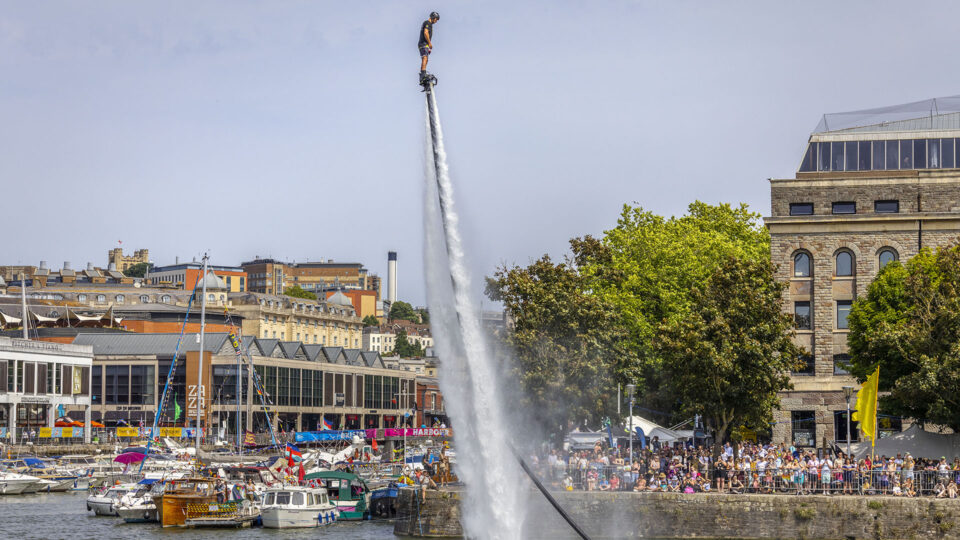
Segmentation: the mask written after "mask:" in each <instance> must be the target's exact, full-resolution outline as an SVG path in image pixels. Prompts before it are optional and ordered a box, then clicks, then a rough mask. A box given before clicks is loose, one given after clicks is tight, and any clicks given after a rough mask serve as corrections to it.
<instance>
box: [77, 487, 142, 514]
mask: <svg viewBox="0 0 960 540" xmlns="http://www.w3.org/2000/svg"><path fill="white" fill-rule="evenodd" d="M138 489H140V486H138V485H137V484H120V485H116V486H113V487H106V488H99V489H98V490H97V491H96V492H94V493H91V494H90V496H88V497H87V510H92V511H93V513H94V515H97V516H116V515H118V514H117V502H119V501H120V499H121V498H122V497H123V496H124V495H126V494H127V493H134V492H136V491H137V490H138Z"/></svg>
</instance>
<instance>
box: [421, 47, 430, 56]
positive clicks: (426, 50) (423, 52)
mask: <svg viewBox="0 0 960 540" xmlns="http://www.w3.org/2000/svg"><path fill="white" fill-rule="evenodd" d="M420 56H430V47H427V46H423V47H420Z"/></svg>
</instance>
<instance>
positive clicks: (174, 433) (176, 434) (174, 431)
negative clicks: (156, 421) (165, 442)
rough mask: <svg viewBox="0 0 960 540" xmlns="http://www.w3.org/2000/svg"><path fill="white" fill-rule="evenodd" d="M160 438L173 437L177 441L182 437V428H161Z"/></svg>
mask: <svg viewBox="0 0 960 540" xmlns="http://www.w3.org/2000/svg"><path fill="white" fill-rule="evenodd" d="M160 436H161V437H173V438H177V439H179V438H180V437H183V428H178V427H162V428H160Z"/></svg>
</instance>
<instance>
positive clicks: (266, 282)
mask: <svg viewBox="0 0 960 540" xmlns="http://www.w3.org/2000/svg"><path fill="white" fill-rule="evenodd" d="M240 266H241V267H242V268H243V271H245V272H246V273H247V274H248V276H249V282H248V285H247V290H249V291H251V292H259V293H265V294H282V293H283V291H284V289H286V288H287V287H294V286H297V287H300V288H301V289H304V290H306V291H310V292H312V293H317V294H322V293H323V291H325V290H327V289H329V288H333V289H356V290H365V291H374V292H375V293H376V295H377V298H380V287H381V282H380V278H379V277H378V276H376V275H374V274H370V273H369V272H368V271H367V269H366V267H364V266H363V264H361V263H354V262H334V261H331V260H327V261H324V260H321V261H320V262H305V263H285V262H282V261H278V260H274V259H260V258H255V259H254V260H252V261H247V262H244V263H241V264H240Z"/></svg>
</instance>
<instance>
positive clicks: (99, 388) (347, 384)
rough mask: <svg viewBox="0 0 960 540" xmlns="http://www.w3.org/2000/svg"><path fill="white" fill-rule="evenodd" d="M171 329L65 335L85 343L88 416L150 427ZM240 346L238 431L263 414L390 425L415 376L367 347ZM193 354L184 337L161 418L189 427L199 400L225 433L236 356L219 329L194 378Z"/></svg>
mask: <svg viewBox="0 0 960 540" xmlns="http://www.w3.org/2000/svg"><path fill="white" fill-rule="evenodd" d="M178 337H179V335H178V334H175V333H171V334H80V335H78V336H77V338H76V340H75V341H74V343H75V344H82V345H84V346H86V347H87V350H89V349H90V348H91V347H92V351H93V375H92V384H91V388H92V394H93V399H92V401H93V419H94V420H98V421H102V422H103V423H104V424H106V425H107V427H113V426H116V425H123V424H127V425H131V426H136V425H138V424H139V423H140V422H143V423H144V425H150V424H151V423H152V422H153V419H154V415H155V414H156V410H157V406H158V403H159V402H160V397H161V396H162V394H163V387H164V382H165V381H166V378H167V374H168V373H169V372H170V366H171V363H172V361H173V359H174V354H175V352H176V351H177V339H178ZM242 347H243V350H244V351H245V353H246V357H245V359H244V362H243V365H242V366H241V370H240V377H241V379H240V392H241V399H240V401H241V403H240V414H241V424H242V425H244V426H245V429H248V430H254V431H257V432H263V431H266V415H269V416H270V419H271V422H272V423H273V424H274V426H277V425H279V427H280V428H281V429H283V430H284V431H291V430H299V431H310V430H315V429H318V426H322V425H323V422H326V424H327V425H329V426H332V427H334V428H337V429H375V428H386V427H398V426H400V425H402V422H403V413H404V412H405V411H409V410H412V409H413V408H414V399H415V384H416V383H415V380H416V375H415V374H413V373H410V372H403V371H400V370H397V369H389V368H387V367H385V366H384V364H383V361H382V359H381V358H380V355H379V354H377V353H371V352H364V351H360V350H359V349H344V348H342V347H323V346H320V345H313V344H307V343H301V342H298V341H280V340H276V339H260V338H254V337H245V338H244V339H243V342H242ZM199 359H200V347H199V345H198V343H197V342H196V340H195V339H194V336H192V335H191V336H187V338H186V339H185V341H184V343H183V346H182V347H181V348H180V353H179V356H178V357H177V365H176V367H175V368H174V375H173V379H172V385H171V388H170V389H169V390H168V400H167V403H166V406H165V408H164V414H163V416H162V418H161V425H164V426H192V425H194V426H195V425H196V424H195V414H196V406H197V405H198V404H199V405H200V408H201V417H202V418H204V419H205V420H204V422H205V423H209V424H205V425H216V426H218V427H220V426H222V427H225V428H226V430H227V431H229V432H235V430H234V427H233V426H235V425H236V424H235V422H236V414H237V390H236V389H237V379H236V376H237V372H238V370H237V356H236V353H235V349H234V348H233V346H232V345H231V343H230V340H229V339H228V336H227V334H224V333H209V334H207V335H206V337H205V341H204V354H203V368H202V371H203V377H202V381H201V382H200V383H199V384H198V367H199V366H198V362H199ZM250 361H252V362H253V365H254V369H255V371H256V373H257V375H258V376H259V379H260V381H262V385H263V386H262V388H263V391H264V394H263V401H261V397H260V396H261V395H260V394H259V393H258V392H257V391H256V389H255V386H254V382H253V376H252V374H251V372H250V370H249V368H248V366H249V362H250ZM198 388H200V390H197V389H198ZM197 396H199V398H198V397H197ZM175 403H176V405H175ZM178 407H179V409H180V410H181V413H180V415H178V414H177V409H178ZM265 411H266V412H265Z"/></svg>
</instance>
